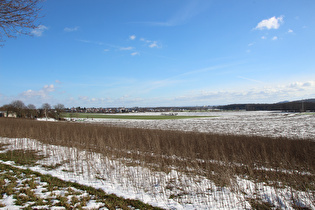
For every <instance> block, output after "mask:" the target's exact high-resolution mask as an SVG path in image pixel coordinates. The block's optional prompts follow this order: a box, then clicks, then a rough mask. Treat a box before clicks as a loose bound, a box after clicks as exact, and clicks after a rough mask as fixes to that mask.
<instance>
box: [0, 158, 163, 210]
mask: <svg viewBox="0 0 315 210" xmlns="http://www.w3.org/2000/svg"><path fill="white" fill-rule="evenodd" d="M25 179H26V181H24V182H23V184H24V185H23V186H19V185H18V182H17V181H18V180H25ZM6 180H9V182H8V181H6ZM40 183H46V184H45V185H43V186H42V187H44V188H47V189H48V190H47V191H51V193H48V195H47V196H46V197H45V198H42V197H41V196H39V195H36V194H35V189H36V188H37V187H39V185H40ZM50 188H51V189H52V190H49V189H50ZM53 190H56V191H53ZM58 191H67V193H66V194H65V195H60V194H59V195H58V194H56V193H57V192H58ZM86 193H87V194H88V195H86ZM3 194H7V195H13V197H14V199H15V205H20V206H22V207H23V209H34V208H35V209H36V208H38V207H39V206H46V208H47V206H48V207H49V208H51V207H53V206H62V207H65V208H66V209H81V208H82V207H84V206H86V205H87V203H88V202H89V201H90V200H95V201H97V202H101V203H103V204H104V205H103V207H106V208H108V209H160V208H157V207H153V206H150V205H148V204H145V203H143V202H141V201H138V200H132V199H124V198H121V197H118V196H116V195H114V194H106V193H105V192H104V191H103V190H100V189H95V188H93V187H89V186H85V185H81V184H78V183H73V182H67V181H63V180H61V179H58V178H56V177H53V176H51V175H44V174H41V173H38V172H35V171H32V170H29V169H26V170H25V169H19V168H15V167H14V166H10V165H6V164H2V163H0V199H1V198H2V195H3ZM83 194H84V196H82V195H83ZM52 200H55V201H56V202H55V204H53V203H52ZM0 207H5V205H4V204H2V203H0ZM46 208H45V209H46Z"/></svg>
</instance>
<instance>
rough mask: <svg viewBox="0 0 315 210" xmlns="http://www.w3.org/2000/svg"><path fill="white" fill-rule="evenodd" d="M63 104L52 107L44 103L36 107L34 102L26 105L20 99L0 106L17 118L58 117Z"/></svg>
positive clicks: (62, 109) (63, 107)
mask: <svg viewBox="0 0 315 210" xmlns="http://www.w3.org/2000/svg"><path fill="white" fill-rule="evenodd" d="M64 109H65V106H64V105H63V104H57V105H54V106H53V108H52V107H51V105H50V104H49V103H44V104H43V105H42V106H41V107H40V108H38V109H37V108H36V106H35V105H34V104H28V105H27V106H26V105H25V104H24V102H23V101H21V100H15V101H12V102H11V103H10V104H6V105H4V106H2V107H1V110H2V111H6V112H7V116H8V115H9V114H16V117H18V118H32V119H34V118H41V117H46V118H55V119H60V118H61V113H62V112H63V111H64Z"/></svg>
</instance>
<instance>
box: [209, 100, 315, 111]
mask: <svg viewBox="0 0 315 210" xmlns="http://www.w3.org/2000/svg"><path fill="white" fill-rule="evenodd" d="M215 108H217V109H223V110H247V111H259V110H262V111H273V110H280V111H288V112H300V111H312V112H314V111H315V99H304V100H298V101H291V102H289V101H284V102H278V103H273V104H229V105H223V106H216V107H215Z"/></svg>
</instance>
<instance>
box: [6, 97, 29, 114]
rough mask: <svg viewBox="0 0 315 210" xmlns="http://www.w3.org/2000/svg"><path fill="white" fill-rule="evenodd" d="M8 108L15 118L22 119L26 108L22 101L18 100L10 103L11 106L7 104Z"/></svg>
mask: <svg viewBox="0 0 315 210" xmlns="http://www.w3.org/2000/svg"><path fill="white" fill-rule="evenodd" d="M9 106H10V107H11V110H12V111H13V112H15V113H16V116H17V117H24V115H25V108H26V106H25V104H24V102H23V101H20V100H15V101H12V102H11V104H9ZM11 110H10V111H11Z"/></svg>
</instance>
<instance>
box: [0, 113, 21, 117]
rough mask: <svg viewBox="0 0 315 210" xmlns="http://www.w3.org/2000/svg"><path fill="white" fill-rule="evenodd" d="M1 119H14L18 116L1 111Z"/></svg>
mask: <svg viewBox="0 0 315 210" xmlns="http://www.w3.org/2000/svg"><path fill="white" fill-rule="evenodd" d="M0 117H13V118H16V117H17V115H16V113H15V112H7V111H0Z"/></svg>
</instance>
